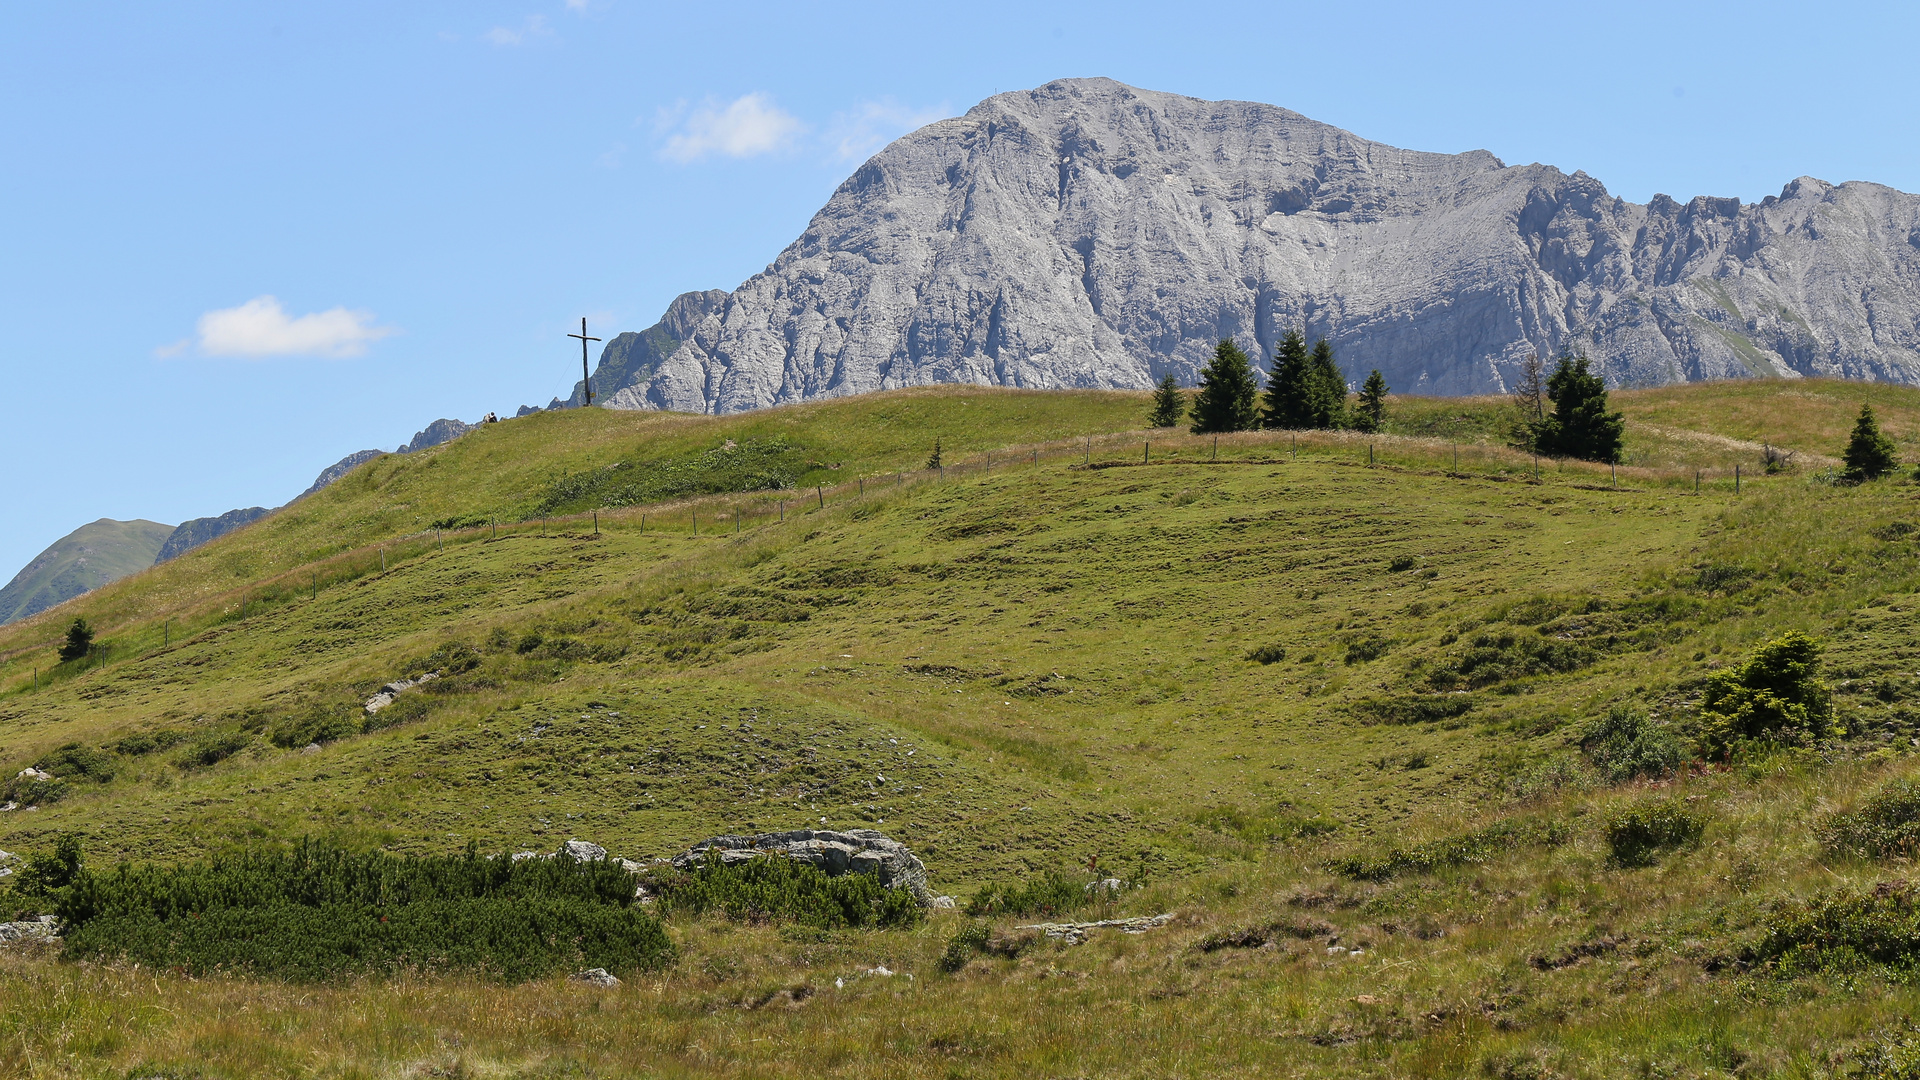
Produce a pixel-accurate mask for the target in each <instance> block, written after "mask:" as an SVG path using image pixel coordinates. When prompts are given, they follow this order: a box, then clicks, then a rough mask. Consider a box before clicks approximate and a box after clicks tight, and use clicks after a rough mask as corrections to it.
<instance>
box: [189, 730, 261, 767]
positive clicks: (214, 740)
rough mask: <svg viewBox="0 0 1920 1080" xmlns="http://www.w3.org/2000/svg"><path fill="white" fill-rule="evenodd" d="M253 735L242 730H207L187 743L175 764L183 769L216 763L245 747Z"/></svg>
mask: <svg viewBox="0 0 1920 1080" xmlns="http://www.w3.org/2000/svg"><path fill="white" fill-rule="evenodd" d="M252 741H253V736H251V735H248V734H247V733H246V732H244V731H227V732H208V733H207V734H205V735H202V736H200V737H199V738H197V739H195V740H193V742H191V743H189V744H188V745H187V749H186V752H185V753H183V754H181V755H180V757H179V759H178V760H177V761H176V762H175V764H177V765H179V766H180V767H181V768H183V769H196V768H205V767H206V766H208V765H218V764H219V763H220V762H222V761H225V760H227V759H228V758H230V757H232V756H233V755H235V754H237V753H239V752H240V751H242V750H245V749H246V748H247V744H248V743H250V742H252Z"/></svg>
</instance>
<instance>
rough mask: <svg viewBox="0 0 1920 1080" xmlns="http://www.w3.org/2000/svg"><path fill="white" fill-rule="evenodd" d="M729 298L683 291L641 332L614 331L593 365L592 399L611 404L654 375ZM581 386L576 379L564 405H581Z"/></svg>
mask: <svg viewBox="0 0 1920 1080" xmlns="http://www.w3.org/2000/svg"><path fill="white" fill-rule="evenodd" d="M726 301H727V293H726V291H725V290H724V289H709V290H707V291H705V292H689V293H681V294H680V295H679V296H676V297H674V298H673V303H671V304H668V305H667V313H666V314H665V315H662V316H660V321H659V322H657V323H654V324H653V325H652V326H649V327H647V328H646V329H645V330H642V331H640V332H638V333H635V332H633V331H631V330H630V331H628V332H626V333H624V334H616V335H614V338H613V340H612V341H609V342H607V347H606V348H604V349H602V350H600V363H599V364H598V365H596V366H595V367H594V369H593V400H594V401H596V402H599V403H600V404H603V405H605V404H608V399H610V398H611V397H612V396H614V395H615V394H617V393H618V392H619V391H621V390H622V389H625V388H626V387H629V386H632V385H634V384H635V383H643V382H646V381H647V380H648V379H651V378H652V377H653V373H654V372H655V371H658V370H659V368H660V365H661V364H663V363H665V362H666V359H667V357H669V356H672V355H673V351H674V350H675V349H678V348H679V347H680V343H681V342H683V341H685V340H687V338H689V337H691V336H693V331H694V328H695V327H697V326H699V325H700V324H701V322H703V321H705V319H706V317H707V316H709V315H711V314H713V313H714V312H715V311H718V310H719V309H720V305H722V304H724V303H726ZM581 389H582V388H581V384H579V383H574V384H573V395H572V396H571V397H569V398H567V400H566V401H564V402H562V403H561V405H562V406H563V407H565V408H569V409H577V408H579V407H580V398H581ZM612 407H614V408H621V407H622V406H618V405H615V406H612ZM627 407H628V408H632V407H633V406H627Z"/></svg>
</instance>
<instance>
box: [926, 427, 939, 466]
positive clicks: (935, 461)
mask: <svg viewBox="0 0 1920 1080" xmlns="http://www.w3.org/2000/svg"><path fill="white" fill-rule="evenodd" d="M939 467H940V436H938V435H935V436H934V437H933V453H932V454H930V455H928V457H927V468H929V469H937V468H939Z"/></svg>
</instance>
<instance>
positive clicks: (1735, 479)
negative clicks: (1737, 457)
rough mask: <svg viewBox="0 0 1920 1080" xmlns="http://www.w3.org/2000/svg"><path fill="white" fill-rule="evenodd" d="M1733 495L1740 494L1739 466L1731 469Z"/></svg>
mask: <svg viewBox="0 0 1920 1080" xmlns="http://www.w3.org/2000/svg"><path fill="white" fill-rule="evenodd" d="M1733 493H1734V494H1735V495H1738V494H1740V466H1738V465H1735V466H1734V467H1733Z"/></svg>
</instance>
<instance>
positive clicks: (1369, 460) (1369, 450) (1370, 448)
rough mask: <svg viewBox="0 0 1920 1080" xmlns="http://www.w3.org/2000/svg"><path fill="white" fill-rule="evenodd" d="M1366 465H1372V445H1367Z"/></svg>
mask: <svg viewBox="0 0 1920 1080" xmlns="http://www.w3.org/2000/svg"><path fill="white" fill-rule="evenodd" d="M1367 464H1369V465H1371V464H1373V444H1372V443H1368V444H1367Z"/></svg>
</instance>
